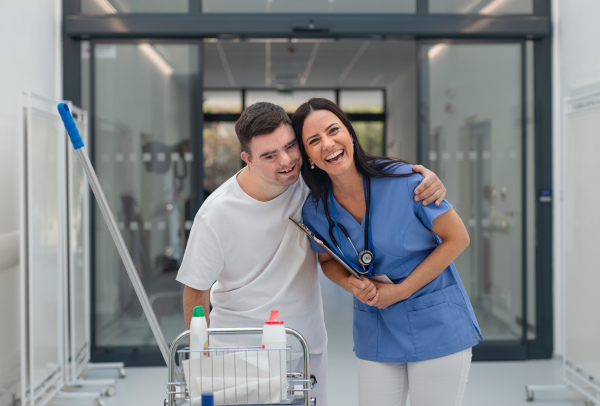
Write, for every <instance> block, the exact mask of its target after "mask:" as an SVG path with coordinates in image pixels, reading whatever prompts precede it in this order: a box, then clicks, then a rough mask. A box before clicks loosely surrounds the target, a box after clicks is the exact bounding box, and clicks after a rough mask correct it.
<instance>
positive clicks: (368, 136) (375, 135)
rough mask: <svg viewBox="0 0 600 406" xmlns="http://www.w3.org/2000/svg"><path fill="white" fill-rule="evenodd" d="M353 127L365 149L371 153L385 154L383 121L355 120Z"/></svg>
mask: <svg viewBox="0 0 600 406" xmlns="http://www.w3.org/2000/svg"><path fill="white" fill-rule="evenodd" d="M352 127H354V131H356V135H357V136H358V141H359V142H360V145H361V146H362V147H363V149H364V150H365V151H367V152H368V153H369V154H371V155H376V156H382V155H384V152H383V145H384V142H383V128H384V125H383V121H353V122H352Z"/></svg>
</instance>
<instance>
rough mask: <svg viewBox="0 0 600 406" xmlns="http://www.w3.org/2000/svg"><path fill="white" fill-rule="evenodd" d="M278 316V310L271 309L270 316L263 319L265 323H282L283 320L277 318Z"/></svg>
mask: <svg viewBox="0 0 600 406" xmlns="http://www.w3.org/2000/svg"><path fill="white" fill-rule="evenodd" d="M278 318H279V310H271V316H270V317H269V321H265V324H283V321H280V320H277V319H278Z"/></svg>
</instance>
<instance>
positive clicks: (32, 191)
mask: <svg viewBox="0 0 600 406" xmlns="http://www.w3.org/2000/svg"><path fill="white" fill-rule="evenodd" d="M33 104H34V105H35V104H37V103H33ZM39 106H40V107H41V106H44V107H43V110H41V109H40V110H38V109H32V112H31V120H30V121H29V122H28V125H30V126H31V127H30V128H29V131H28V137H27V144H28V154H27V161H28V165H27V166H28V174H27V178H28V179H27V182H28V185H27V188H28V200H29V202H30V203H29V204H28V221H29V222H30V224H28V225H27V228H28V232H27V249H28V261H29V262H28V264H27V266H28V270H27V275H28V278H29V281H28V284H29V285H30V287H29V294H30V295H31V296H30V297H29V298H30V299H31V298H33V299H32V300H33V308H29V309H28V312H29V317H30V318H31V321H30V323H31V326H32V327H31V328H32V329H31V330H29V334H30V337H31V338H30V339H31V342H30V347H29V354H28V356H29V357H30V358H31V359H30V360H28V362H31V364H32V365H31V366H32V367H33V369H32V370H31V371H29V372H30V373H31V374H32V382H30V385H31V386H30V387H31V388H38V387H39V386H41V385H42V384H43V383H44V382H46V381H47V380H48V378H49V377H51V376H53V375H54V374H56V373H58V372H59V371H60V365H61V363H62V359H61V357H62V353H61V352H60V348H61V345H62V344H61V342H62V340H63V334H62V317H61V314H62V312H63V308H62V307H61V305H62V303H61V300H60V299H61V298H62V297H63V276H64V274H63V272H64V271H63V266H64V263H63V261H62V259H63V258H62V257H63V249H64V240H63V236H64V221H65V218H64V214H63V212H62V207H64V206H63V205H64V200H63V198H62V196H61V193H64V190H65V185H64V183H63V182H64V178H65V167H64V159H65V157H64V155H62V153H61V149H62V150H63V151H64V148H65V144H64V142H63V141H64V138H63V137H64V136H65V134H64V132H62V131H61V122H60V118H59V117H58V116H55V115H51V114H49V113H48V112H49V111H52V110H51V108H52V109H54V108H56V107H55V106H56V105H55V104H54V103H50V102H45V101H43V102H40V103H39ZM15 310H16V309H15ZM36 392H37V391H36ZM36 396H39V394H37V393H36ZM32 403H33V402H32Z"/></svg>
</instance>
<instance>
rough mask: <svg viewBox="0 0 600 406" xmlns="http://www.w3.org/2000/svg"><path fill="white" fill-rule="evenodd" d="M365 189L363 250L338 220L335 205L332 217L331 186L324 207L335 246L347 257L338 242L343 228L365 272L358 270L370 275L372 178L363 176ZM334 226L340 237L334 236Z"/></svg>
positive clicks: (371, 266)
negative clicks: (330, 205)
mask: <svg viewBox="0 0 600 406" xmlns="http://www.w3.org/2000/svg"><path fill="white" fill-rule="evenodd" d="M363 190H364V193H365V203H366V206H367V208H366V210H365V216H366V218H365V245H364V247H365V249H364V250H362V251H361V252H358V250H357V249H356V247H355V246H354V244H353V243H352V240H351V239H350V235H349V234H348V231H346V227H344V226H343V225H342V224H341V223H338V222H337V219H336V216H335V206H334V207H333V211H332V212H331V213H332V215H333V219H332V218H331V215H330V214H329V203H328V200H329V199H331V201H332V202H333V191H332V188H331V187H330V188H329V193H328V195H327V196H326V197H325V199H323V204H324V207H323V208H324V209H325V216H326V217H327V221H328V222H329V238H331V241H332V242H333V243H334V244H335V247H336V248H337V249H338V251H339V252H340V253H341V254H342V256H343V257H344V258H346V255H344V251H342V249H341V247H340V245H339V244H338V240H340V239H341V238H340V230H342V233H344V235H345V236H346V238H347V239H348V241H349V242H350V245H351V246H352V249H353V250H354V252H355V253H356V256H357V257H358V262H359V264H360V268H362V269H363V272H361V271H360V270H358V269H357V271H358V272H359V273H360V274H362V275H370V274H371V270H372V269H373V259H374V256H373V251H371V250H369V246H372V245H373V244H372V243H371V239H370V235H371V233H370V229H369V228H370V227H369V209H370V206H371V179H370V178H366V177H363ZM332 205H333V203H332ZM334 227H335V228H336V229H337V237H338V239H337V240H336V239H335V237H334V236H333V228H334ZM346 260H348V261H349V262H351V263H353V264H354V265H356V264H355V263H354V262H353V261H350V260H349V259H348V258H346Z"/></svg>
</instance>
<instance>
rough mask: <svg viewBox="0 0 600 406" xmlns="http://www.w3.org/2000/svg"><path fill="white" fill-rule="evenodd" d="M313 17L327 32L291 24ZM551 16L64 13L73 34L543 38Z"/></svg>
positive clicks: (231, 36)
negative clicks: (303, 30)
mask: <svg viewBox="0 0 600 406" xmlns="http://www.w3.org/2000/svg"><path fill="white" fill-rule="evenodd" d="M310 20H312V21H314V24H316V25H319V26H322V27H327V29H328V31H327V32H319V33H317V34H313V33H298V32H294V30H293V26H294V24H298V23H302V22H308V21H310ZM550 25H551V23H550V17H549V16H533V15H504V16H483V15H477V14H463V15H460V14H459V15H449V14H440V15H432V14H429V15H421V14H413V15H400V14H399V15H387V14H383V15H382V14H374V15H354V14H328V15H318V16H315V15H310V14H298V15H289V14H153V15H150V14H114V15H105V16H95V15H77V16H67V17H66V18H65V27H66V32H67V33H68V35H70V36H71V37H73V38H85V39H87V38H204V37H217V38H235V37H240V38H250V37H255V38H258V37H265V38H288V37H296V38H342V37H344V38H365V37H373V36H376V37H377V38H384V37H386V36H417V37H420V38H436V37H444V38H478V39H482V38H500V37H502V38H525V37H527V38H541V37H545V36H548V35H549V34H550Z"/></svg>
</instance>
